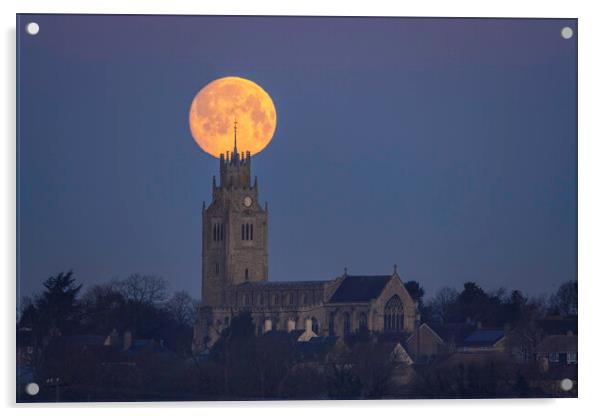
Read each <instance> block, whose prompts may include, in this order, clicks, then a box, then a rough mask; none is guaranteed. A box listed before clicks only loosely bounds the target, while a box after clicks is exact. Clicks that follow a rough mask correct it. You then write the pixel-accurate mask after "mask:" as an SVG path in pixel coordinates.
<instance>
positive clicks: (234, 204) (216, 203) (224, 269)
mask: <svg viewBox="0 0 602 416" xmlns="http://www.w3.org/2000/svg"><path fill="white" fill-rule="evenodd" d="M219 173H220V180H219V185H218V184H216V180H215V176H214V177H213V195H212V201H211V204H209V206H208V207H207V208H206V209H205V205H204V203H203V231H202V235H203V284H202V286H203V289H202V290H203V293H202V303H203V305H207V306H222V305H225V304H226V302H227V299H226V297H225V293H226V288H227V287H228V286H230V285H237V284H241V283H245V282H258V281H264V280H267V278H268V213H267V204H266V206H265V208H262V207H261V206H260V205H259V189H258V185H257V177H255V180H254V182H253V184H252V185H251V154H250V153H249V152H248V151H247V152H241V153H239V152H238V149H237V147H236V121H235V122H234V149H233V150H232V152H226V155H224V154H221V155H220V160H219Z"/></svg>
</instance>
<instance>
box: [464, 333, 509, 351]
mask: <svg viewBox="0 0 602 416" xmlns="http://www.w3.org/2000/svg"><path fill="white" fill-rule="evenodd" d="M504 336H505V332H504V330H503V329H477V330H475V331H473V332H471V333H470V335H468V336H467V337H466V338H465V339H464V343H463V345H464V346H466V347H485V346H492V345H494V344H495V343H496V342H498V341H499V340H501V339H502V338H504Z"/></svg>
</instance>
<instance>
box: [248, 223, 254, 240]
mask: <svg viewBox="0 0 602 416" xmlns="http://www.w3.org/2000/svg"><path fill="white" fill-rule="evenodd" d="M250 227H251V237H250V238H249V240H253V224H251V225H250Z"/></svg>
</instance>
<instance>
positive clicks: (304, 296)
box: [301, 293, 307, 305]
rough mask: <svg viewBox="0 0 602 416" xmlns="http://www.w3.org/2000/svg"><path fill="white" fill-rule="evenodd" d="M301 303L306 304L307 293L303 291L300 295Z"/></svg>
mask: <svg viewBox="0 0 602 416" xmlns="http://www.w3.org/2000/svg"><path fill="white" fill-rule="evenodd" d="M301 304H302V305H307V293H304V294H303V295H302V296H301Z"/></svg>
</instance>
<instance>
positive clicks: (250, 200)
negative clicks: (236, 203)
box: [242, 196, 253, 208]
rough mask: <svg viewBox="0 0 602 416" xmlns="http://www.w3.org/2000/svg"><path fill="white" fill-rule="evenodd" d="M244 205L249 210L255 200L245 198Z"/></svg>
mask: <svg viewBox="0 0 602 416" xmlns="http://www.w3.org/2000/svg"><path fill="white" fill-rule="evenodd" d="M242 203H243V204H244V205H245V207H247V208H248V207H250V206H251V204H252V203H253V200H252V199H251V197H250V196H245V198H244V199H243V200H242Z"/></svg>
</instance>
